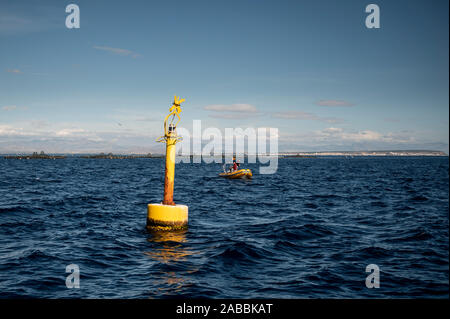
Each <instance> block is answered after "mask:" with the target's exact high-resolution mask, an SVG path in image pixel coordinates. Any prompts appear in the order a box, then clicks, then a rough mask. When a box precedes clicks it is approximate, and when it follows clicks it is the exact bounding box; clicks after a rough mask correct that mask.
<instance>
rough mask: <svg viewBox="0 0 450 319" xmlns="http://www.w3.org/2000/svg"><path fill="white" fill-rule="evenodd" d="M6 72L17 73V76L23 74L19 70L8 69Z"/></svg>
mask: <svg viewBox="0 0 450 319" xmlns="http://www.w3.org/2000/svg"><path fill="white" fill-rule="evenodd" d="M6 72H8V73H15V74H20V73H22V71H20V70H19V69H6Z"/></svg>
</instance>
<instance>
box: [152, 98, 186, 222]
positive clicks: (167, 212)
mask: <svg viewBox="0 0 450 319" xmlns="http://www.w3.org/2000/svg"><path fill="white" fill-rule="evenodd" d="M182 102H184V99H180V98H179V97H177V96H175V99H174V102H173V104H172V107H171V108H170V109H169V115H167V116H166V118H165V119H164V136H161V137H160V138H159V139H158V142H164V143H166V171H165V176H164V200H163V202H162V203H160V204H148V207H147V228H148V229H151V230H178V229H185V228H187V225H188V207H187V206H186V205H176V204H175V203H174V201H173V186H174V180H175V149H176V148H175V145H176V143H177V142H178V141H180V140H181V137H180V136H178V135H177V131H176V128H177V125H178V122H179V121H180V115H179V114H180V113H181V103H182ZM170 116H172V119H171V121H170V123H169V125H168V126H167V121H168V120H169V118H170ZM175 116H176V117H177V118H178V120H177V122H176V123H175V124H174V123H173V120H174V119H175Z"/></svg>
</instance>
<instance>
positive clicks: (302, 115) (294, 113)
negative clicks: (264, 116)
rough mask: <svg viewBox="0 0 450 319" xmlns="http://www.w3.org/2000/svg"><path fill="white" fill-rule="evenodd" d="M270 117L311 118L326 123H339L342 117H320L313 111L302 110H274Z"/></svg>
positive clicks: (287, 118) (288, 118)
mask: <svg viewBox="0 0 450 319" xmlns="http://www.w3.org/2000/svg"><path fill="white" fill-rule="evenodd" d="M272 117H274V118H279V119H286V120H312V121H320V122H326V123H341V122H343V120H342V119H338V118H334V117H321V116H318V115H316V114H313V113H308V112H302V111H286V112H276V113H273V114H272Z"/></svg>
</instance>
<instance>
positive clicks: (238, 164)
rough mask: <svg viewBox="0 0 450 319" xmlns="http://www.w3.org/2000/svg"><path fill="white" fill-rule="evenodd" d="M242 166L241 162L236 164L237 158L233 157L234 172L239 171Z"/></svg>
mask: <svg viewBox="0 0 450 319" xmlns="http://www.w3.org/2000/svg"><path fill="white" fill-rule="evenodd" d="M240 165H241V164H240V163H239V162H236V157H233V171H237V170H238V169H239V166H240Z"/></svg>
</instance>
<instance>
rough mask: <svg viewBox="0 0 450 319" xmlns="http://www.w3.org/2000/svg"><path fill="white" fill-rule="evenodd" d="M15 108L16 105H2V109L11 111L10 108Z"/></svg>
mask: <svg viewBox="0 0 450 319" xmlns="http://www.w3.org/2000/svg"><path fill="white" fill-rule="evenodd" d="M15 109H17V106H16V105H5V106H4V107H2V110H3V111H12V110H15Z"/></svg>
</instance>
